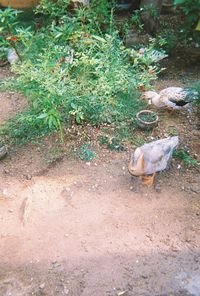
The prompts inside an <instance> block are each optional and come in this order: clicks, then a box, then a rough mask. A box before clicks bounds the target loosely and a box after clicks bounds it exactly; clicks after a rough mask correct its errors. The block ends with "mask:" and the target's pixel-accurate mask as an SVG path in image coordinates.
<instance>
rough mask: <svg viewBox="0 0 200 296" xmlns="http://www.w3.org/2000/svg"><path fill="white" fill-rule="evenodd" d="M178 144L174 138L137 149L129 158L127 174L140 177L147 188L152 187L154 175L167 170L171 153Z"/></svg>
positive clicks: (176, 138)
mask: <svg viewBox="0 0 200 296" xmlns="http://www.w3.org/2000/svg"><path fill="white" fill-rule="evenodd" d="M178 144H179V138H178V136H175V137H169V138H165V139H161V140H157V141H153V142H151V143H148V144H144V145H143V146H141V147H138V148H137V149H136V150H135V151H134V153H133V154H132V156H131V160H130V163H129V166H128V170H129V173H130V174H131V175H133V176H137V177H139V176H141V177H142V179H143V181H144V183H145V184H146V185H147V186H151V185H153V181H154V177H155V173H156V172H159V171H163V170H165V169H168V168H169V165H170V161H171V158H172V153H173V151H174V149H175V148H176V147H177V146H178Z"/></svg>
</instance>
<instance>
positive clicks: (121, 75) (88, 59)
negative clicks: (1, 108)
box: [4, 0, 159, 141]
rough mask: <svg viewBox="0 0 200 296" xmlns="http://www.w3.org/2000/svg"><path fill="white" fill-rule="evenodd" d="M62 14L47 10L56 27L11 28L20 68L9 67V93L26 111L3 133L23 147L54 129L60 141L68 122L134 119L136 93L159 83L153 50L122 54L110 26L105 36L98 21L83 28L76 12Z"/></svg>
mask: <svg viewBox="0 0 200 296" xmlns="http://www.w3.org/2000/svg"><path fill="white" fill-rule="evenodd" d="M60 1H61V0H60ZM62 1H64V0H62ZM62 1H61V2H62ZM61 2H60V3H61ZM64 2H65V3H66V5H67V1H64ZM44 3H47V1H46V0H44V1H42V2H41V5H43V4H44ZM92 3H95V1H93V2H92ZM101 3H103V0H102V1H101ZM38 9H39V8H38ZM51 9H53V8H52V7H51ZM62 9H63V8H62V7H61V10H59V12H58V11H56V12H55V11H54V10H53V12H48V10H46V11H47V12H48V13H50V14H51V15H53V16H54V15H55V16H59V22H54V21H52V20H51V21H50V22H49V24H47V25H46V26H44V27H42V28H41V29H40V30H38V31H37V32H35V31H34V30H33V29H32V28H31V27H28V28H22V27H20V26H17V28H15V35H16V36H17V38H18V40H19V41H18V49H20V55H21V57H22V62H19V63H17V64H15V65H14V66H13V67H12V70H13V71H14V72H15V73H16V74H17V77H16V78H15V79H14V80H13V81H11V82H9V83H7V87H8V86H10V87H12V88H13V89H14V90H18V91H20V92H22V93H23V94H25V95H26V96H27V98H28V100H29V106H28V109H27V110H26V111H24V112H23V113H22V114H19V115H18V116H17V117H16V118H14V119H13V120H11V121H10V122H8V124H7V126H6V127H5V129H4V132H5V133H7V134H9V135H10V137H11V138H15V139H19V140H20V141H22V139H25V138H28V139H31V138H33V137H35V136H36V135H37V134H38V135H40V134H44V133H48V132H51V131H54V130H56V129H58V130H59V131H60V137H61V140H63V139H64V135H63V127H64V126H65V125H66V124H67V123H69V122H72V121H73V122H75V123H77V124H81V123H84V122H90V123H91V124H93V125H100V124H101V123H105V122H106V123H112V122H120V121H123V120H125V119H128V118H133V117H134V116H135V114H136V112H138V110H139V109H141V108H142V106H144V104H145V103H144V102H143V101H141V100H138V97H139V94H140V92H139V91H138V89H140V88H143V89H145V88H148V87H149V85H150V82H151V80H152V79H155V78H156V77H157V73H158V69H157V66H156V62H157V58H158V57H159V53H158V52H156V51H155V50H154V48H153V44H151V45H150V46H149V47H147V48H146V49H145V52H144V53H140V52H138V50H134V49H126V48H125V47H124V46H123V44H122V41H121V40H120V38H119V36H118V32H116V31H115V30H114V28H113V26H112V25H109V34H108V33H105V32H104V33H103V32H102V31H99V30H100V25H101V21H99V20H97V21H96V22H97V23H98V24H99V25H97V26H96V27H95V26H94V25H93V24H92V25H90V23H86V24H85V23H83V22H82V19H81V18H79V17H78V16H77V15H78V9H77V14H76V16H74V15H71V16H70V15H69V14H65V15H64V16H63V11H62ZM81 9H82V8H81ZM85 9H86V8H85ZM96 10H97V9H96ZM106 11H107V8H106ZM110 19H111V21H110V23H112V12H110Z"/></svg>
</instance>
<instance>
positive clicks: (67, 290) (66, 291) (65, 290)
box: [64, 286, 69, 295]
mask: <svg viewBox="0 0 200 296" xmlns="http://www.w3.org/2000/svg"><path fill="white" fill-rule="evenodd" d="M64 294H65V295H69V289H67V288H66V287H65V286H64Z"/></svg>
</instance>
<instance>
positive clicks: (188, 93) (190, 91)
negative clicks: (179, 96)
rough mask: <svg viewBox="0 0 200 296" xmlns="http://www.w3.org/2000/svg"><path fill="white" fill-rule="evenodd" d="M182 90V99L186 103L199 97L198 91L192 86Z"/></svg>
mask: <svg viewBox="0 0 200 296" xmlns="http://www.w3.org/2000/svg"><path fill="white" fill-rule="evenodd" d="M183 92H184V93H185V97H184V101H185V102H187V103H191V102H192V101H194V100H197V99H198V98H199V93H198V92H197V91H196V90H195V89H194V88H192V87H185V88H183Z"/></svg>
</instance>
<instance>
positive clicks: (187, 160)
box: [174, 149, 198, 167]
mask: <svg viewBox="0 0 200 296" xmlns="http://www.w3.org/2000/svg"><path fill="white" fill-rule="evenodd" d="M174 156H175V157H176V158H179V159H181V160H182V161H183V163H184V165H186V166H189V167H195V166H197V165H198V162H197V160H196V159H194V158H192V157H190V155H189V154H188V152H187V151H186V150H184V149H178V150H175V151H174Z"/></svg>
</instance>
